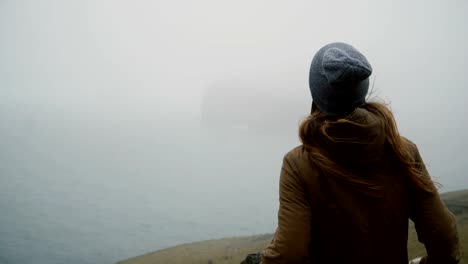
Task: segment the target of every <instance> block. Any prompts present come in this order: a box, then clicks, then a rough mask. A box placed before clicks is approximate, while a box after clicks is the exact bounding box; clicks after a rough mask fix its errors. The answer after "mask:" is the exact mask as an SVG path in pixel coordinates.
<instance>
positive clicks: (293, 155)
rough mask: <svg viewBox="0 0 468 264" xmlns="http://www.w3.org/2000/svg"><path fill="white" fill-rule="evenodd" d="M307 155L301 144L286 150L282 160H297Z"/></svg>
mask: <svg viewBox="0 0 468 264" xmlns="http://www.w3.org/2000/svg"><path fill="white" fill-rule="evenodd" d="M306 155H307V152H306V150H305V148H304V146H303V145H299V146H296V147H294V148H293V149H291V150H290V151H288V152H287V153H286V154H285V155H284V160H285V161H289V162H291V161H299V160H302V159H304V158H305V157H306Z"/></svg>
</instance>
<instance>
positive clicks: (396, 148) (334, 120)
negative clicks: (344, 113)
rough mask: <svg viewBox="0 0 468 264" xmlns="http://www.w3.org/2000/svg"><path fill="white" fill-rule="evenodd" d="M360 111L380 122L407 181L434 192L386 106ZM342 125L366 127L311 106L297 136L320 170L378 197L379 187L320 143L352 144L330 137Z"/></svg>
mask: <svg viewBox="0 0 468 264" xmlns="http://www.w3.org/2000/svg"><path fill="white" fill-rule="evenodd" d="M360 108H363V109H365V110H367V111H368V112H369V113H370V114H373V115H375V116H376V117H377V118H378V121H379V123H380V124H381V125H382V126H383V127H381V132H382V133H384V134H385V144H386V146H389V150H390V152H391V154H392V156H393V157H394V159H395V160H396V162H397V163H398V164H399V165H400V166H399V167H400V168H401V170H402V172H403V174H404V175H405V176H406V177H408V179H409V182H410V183H411V184H412V185H414V186H416V187H417V188H419V189H421V190H424V191H426V192H434V191H436V187H435V186H434V183H433V182H432V180H431V178H430V176H429V175H428V174H427V173H426V172H425V170H421V168H422V167H421V166H423V164H422V163H418V162H416V160H415V158H414V154H415V153H414V147H413V146H412V145H411V144H410V143H409V142H407V141H406V140H404V139H403V138H402V137H401V136H400V134H399V132H398V129H397V125H396V122H395V118H394V117H393V114H392V112H391V111H390V110H389V109H388V108H387V106H386V105H384V104H383V103H378V102H369V103H365V104H364V105H362V106H360ZM343 124H346V125H347V126H348V127H361V128H362V127H364V128H365V126H366V124H365V123H362V122H357V121H356V120H353V114H351V115H350V116H348V117H344V118H339V117H330V116H327V115H325V114H324V113H323V112H321V111H320V110H319V109H317V107H316V106H315V107H314V106H313V107H312V113H311V115H309V116H308V117H307V118H306V119H305V120H304V121H303V122H302V123H301V125H300V128H299V137H300V139H301V141H302V143H303V145H304V146H305V148H306V149H307V150H308V152H309V155H310V158H311V159H312V160H313V162H314V163H315V165H316V166H317V167H318V168H319V169H320V170H321V171H324V172H326V173H328V174H331V175H333V176H335V177H338V178H339V179H341V180H344V181H346V182H347V183H349V184H351V185H354V186H356V187H357V189H359V190H361V191H363V192H365V193H367V194H371V195H374V196H380V195H379V194H380V193H381V190H382V186H380V185H379V184H376V183H373V182H372V181H371V180H370V179H367V178H365V177H360V176H359V175H357V174H358V173H357V172H356V171H352V170H350V169H348V168H346V166H343V165H342V164H340V163H339V162H337V160H336V158H334V157H333V156H332V155H331V154H330V152H329V151H328V150H327V144H320V142H321V141H324V140H325V141H328V142H333V143H334V144H336V145H338V146H340V144H341V143H343V145H344V144H345V143H350V142H351V141H353V140H354V139H352V138H351V139H346V138H345V139H343V138H341V137H340V138H337V137H334V136H333V135H330V133H329V131H333V130H334V129H340V128H339V127H340V126H341V127H342V125H343ZM351 143H353V142H351Z"/></svg>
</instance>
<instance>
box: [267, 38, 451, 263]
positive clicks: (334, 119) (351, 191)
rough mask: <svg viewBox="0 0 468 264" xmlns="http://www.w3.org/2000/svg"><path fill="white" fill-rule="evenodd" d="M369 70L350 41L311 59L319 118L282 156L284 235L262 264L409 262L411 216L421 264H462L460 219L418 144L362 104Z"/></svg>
mask: <svg viewBox="0 0 468 264" xmlns="http://www.w3.org/2000/svg"><path fill="white" fill-rule="evenodd" d="M330 50H331V51H330ZM317 58H318V59H317ZM370 72H371V68H370V65H369V64H368V62H367V60H366V59H365V58H364V56H363V55H362V54H360V53H359V52H358V51H357V50H355V49H354V48H353V47H351V46H349V45H346V44H343V43H336V44H330V45H327V46H325V47H324V48H322V49H321V51H319V52H318V53H317V55H316V56H315V57H314V60H313V62H312V67H311V81H310V84H311V92H312V97H313V99H314V107H313V112H312V113H311V116H309V118H308V119H306V120H305V121H304V122H303V124H302V125H301V127H300V129H299V131H300V132H299V134H300V137H301V140H302V142H303V144H302V145H301V146H299V147H296V148H295V149H293V150H291V151H290V152H289V153H288V154H286V155H285V157H284V160H283V166H282V169H281V176H280V208H279V212H278V229H277V230H276V233H275V237H274V239H273V241H272V242H271V244H270V245H269V246H268V248H267V249H265V251H264V252H263V259H262V262H263V263H369V264H370V263H389V264H398V263H401V264H403V263H408V256H407V238H408V220H409V219H412V220H413V221H414V222H415V224H416V230H417V232H418V238H419V240H420V241H421V242H423V243H424V244H425V246H426V249H427V252H428V256H429V257H426V258H424V259H423V260H422V263H424V262H427V263H444V264H450V263H458V259H459V252H458V234H457V230H456V224H455V220H454V217H453V215H452V214H451V213H450V212H449V211H448V210H447V209H446V207H445V206H444V204H443V203H442V202H441V200H440V198H439V195H438V193H437V190H436V188H435V186H434V184H433V182H432V181H431V179H430V176H429V174H428V172H427V171H426V169H425V167H424V163H423V161H422V159H421V157H420V155H419V152H418V149H417V147H416V145H414V144H413V143H412V142H410V141H409V140H406V139H405V138H402V137H401V136H400V135H399V133H398V130H397V128H396V124H395V121H394V119H393V116H392V115H391V112H390V111H389V110H388V109H387V108H386V106H384V105H382V104H379V103H366V102H365V101H364V97H365V95H366V94H367V88H368V76H369V75H370Z"/></svg>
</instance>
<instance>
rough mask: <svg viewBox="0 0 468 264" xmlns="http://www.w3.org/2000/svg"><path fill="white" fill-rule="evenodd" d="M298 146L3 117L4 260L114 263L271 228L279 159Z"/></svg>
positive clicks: (187, 130) (229, 133)
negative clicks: (153, 252) (173, 246)
mask: <svg viewBox="0 0 468 264" xmlns="http://www.w3.org/2000/svg"><path fill="white" fill-rule="evenodd" d="M4 121H5V119H4ZM294 140H295V138H294V135H292V140H291V139H286V138H285V137H283V136H281V135H279V134H277V135H269V134H262V133H257V132H252V131H249V130H246V129H235V128H234V129H225V130H223V129H220V130H218V131H215V130H212V129H203V128H201V127H200V126H197V125H187V126H179V127H177V126H174V125H173V124H172V125H171V124H167V125H164V126H162V125H157V126H146V125H143V123H138V122H134V123H130V124H129V123H122V122H118V121H114V122H111V121H103V120H95V121H89V120H87V121H83V120H81V121H80V120H73V121H64V120H42V121H41V122H32V123H31V122H26V123H24V122H18V121H17V120H13V119H12V120H9V121H8V120H6V121H5V122H4V124H3V126H2V131H1V143H2V147H1V150H0V155H1V156H0V263H1V264H11V263H15V264H16V263H21V264H29V263H34V264H56V263H57V264H58V263H115V262H116V261H118V260H122V259H126V258H129V257H132V256H136V255H140V254H143V253H147V252H151V251H154V250H157V249H162V248H165V247H169V246H172V245H177V244H180V243H187V242H193V241H198V240H205V239H213V238H221V237H226V236H238V235H251V234H258V233H269V232H273V230H274V228H275V224H276V209H277V182H278V177H279V169H280V166H281V160H282V156H283V154H284V153H285V151H287V150H288V148H290V147H291V146H292V145H293V143H291V142H294Z"/></svg>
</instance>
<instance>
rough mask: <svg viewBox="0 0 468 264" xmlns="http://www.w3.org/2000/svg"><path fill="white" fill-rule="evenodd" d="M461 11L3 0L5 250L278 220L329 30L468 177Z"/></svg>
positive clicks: (0, 199)
mask: <svg viewBox="0 0 468 264" xmlns="http://www.w3.org/2000/svg"><path fill="white" fill-rule="evenodd" d="M466 25H468V3H467V2H466V1H463V0H459V1H455V0H448V1H447V0H444V1H442V0H440V1H432V0H431V1H401V0H400V1H370V0H369V1H247V0H239V1H215V0H201V1H181V0H173V1H168V0H166V1H162V0H161V1H120V0H119V1H110V0H107V1H104V0H99V1H96V0H94V1H93V0H86V1H59V0H56V1H52V0H42V1H13V0H0V98H1V99H0V121H1V122H0V212H1V213H0V215H1V217H0V263H25V264H27V263H113V262H115V261H118V260H121V259H125V258H128V257H131V256H135V255H139V254H143V253H146V252H149V251H154V250H157V249H161V248H164V247H168V246H172V245H177V244H180V243H186V242H191V241H198V240H203V239H212V238H221V237H225V236H239V235H251V234H259V233H270V232H273V231H274V228H275V227H276V212H277V211H276V210H277V207H278V194H277V192H278V179H279V171H280V166H281V160H282V158H283V155H284V154H285V153H286V152H287V151H288V150H290V149H291V148H292V147H294V146H296V145H298V144H300V142H299V140H298V136H297V127H298V124H299V122H300V120H302V119H303V118H304V117H306V116H307V113H308V111H309V109H310V104H311V97H310V92H309V88H308V71H309V66H310V62H311V59H312V57H313V55H314V53H315V52H316V51H317V50H318V49H319V48H320V47H322V46H323V45H325V44H327V43H329V42H335V41H341V42H347V43H350V44H352V45H354V46H355V47H356V48H358V49H359V50H360V51H362V52H363V53H364V54H365V55H366V56H367V58H368V60H369V61H370V63H371V64H372V66H373V69H374V72H373V75H372V76H371V83H372V84H373V87H374V89H373V93H372V96H371V97H372V98H377V99H378V100H383V101H385V102H387V103H389V104H390V106H391V108H392V110H393V112H394V114H395V117H396V119H397V122H398V125H399V129H400V132H401V133H402V134H403V135H404V136H406V137H407V138H410V139H411V140H412V141H414V142H415V143H416V144H417V145H418V147H419V149H420V152H421V154H422V156H423V158H424V160H425V163H426V164H427V166H428V169H429V171H430V173H431V175H432V176H433V177H434V178H435V179H436V180H437V181H438V182H439V183H441V184H442V186H443V187H442V188H441V190H440V191H441V192H445V191H451V190H457V189H463V188H468V180H466V176H465V175H466V169H467V165H466V164H468V158H467V157H468V156H467V155H466V149H467V148H468V139H467V138H466V135H468V118H467V114H468V111H467V110H466V98H467V97H468V91H467V87H468V74H467V70H468V51H467V49H466V47H468V27H466Z"/></svg>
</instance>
